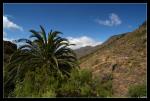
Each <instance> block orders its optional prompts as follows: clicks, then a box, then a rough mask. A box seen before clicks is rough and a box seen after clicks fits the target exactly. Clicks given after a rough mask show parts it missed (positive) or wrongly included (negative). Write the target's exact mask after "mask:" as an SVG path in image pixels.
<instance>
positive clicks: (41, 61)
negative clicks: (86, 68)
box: [4, 26, 78, 93]
mask: <svg viewBox="0 0 150 101" xmlns="http://www.w3.org/2000/svg"><path fill="white" fill-rule="evenodd" d="M40 28H41V31H40V32H37V31H35V30H30V32H32V35H31V36H30V38H31V39H19V40H16V42H22V43H23V45H21V46H19V48H18V49H17V51H15V53H13V55H12V56H11V59H10V61H9V63H8V64H7V65H6V66H5V68H7V72H8V73H7V79H6V80H5V81H4V83H5V85H4V86H5V88H6V89H7V87H9V85H10V84H11V85H14V84H15V83H16V81H19V82H23V81H24V80H25V79H24V78H25V76H26V75H27V74H26V73H29V74H30V72H31V71H35V70H36V68H46V70H47V71H48V72H47V73H48V75H54V76H55V77H56V78H57V76H63V75H67V76H69V75H68V73H69V72H70V71H71V69H72V68H75V67H78V61H77V58H76V54H75V53H74V51H73V50H72V49H70V48H69V47H68V46H70V45H72V44H70V43H69V41H68V40H67V39H65V38H62V37H60V36H59V34H61V32H59V31H54V32H52V30H51V32H49V33H48V36H47V35H46V32H45V30H44V29H43V27H42V26H40ZM31 74H32V73H31ZM31 74H30V75H31ZM46 79H47V78H46ZM27 88H28V87H27ZM9 90H10V89H8V91H9ZM12 90H13V89H12ZM12 90H11V91H12ZM6 91H7V90H6ZM6 93H7V92H6Z"/></svg>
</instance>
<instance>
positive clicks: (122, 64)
mask: <svg viewBox="0 0 150 101" xmlns="http://www.w3.org/2000/svg"><path fill="white" fill-rule="evenodd" d="M146 34H147V31H146V22H145V23H143V24H142V25H141V26H140V27H139V28H137V29H136V30H134V31H133V32H129V33H125V34H120V35H115V36H112V37H111V38H110V39H108V41H106V42H105V43H103V44H102V45H100V46H97V50H95V51H94V52H92V53H91V54H88V55H86V56H84V57H81V58H80V62H81V64H80V66H81V68H91V69H92V71H93V74H95V75H100V76H99V77H100V78H101V79H103V78H107V77H108V76H109V75H112V76H113V79H112V82H113V83H112V86H113V96H115V97H126V96H127V92H128V87H129V86H130V85H136V84H142V83H145V81H146V72H147V70H146V69H147V66H146V63H147V52H146V49H147V47H146V44H147V35H146Z"/></svg>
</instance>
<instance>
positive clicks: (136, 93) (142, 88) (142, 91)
mask: <svg viewBox="0 0 150 101" xmlns="http://www.w3.org/2000/svg"><path fill="white" fill-rule="evenodd" d="M146 93H147V90H146V85H145V84H141V85H133V86H130V87H129V91H128V96H130V97H146Z"/></svg>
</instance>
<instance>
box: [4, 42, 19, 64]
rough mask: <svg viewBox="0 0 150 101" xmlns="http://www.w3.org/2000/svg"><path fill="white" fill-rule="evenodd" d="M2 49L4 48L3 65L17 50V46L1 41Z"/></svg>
mask: <svg viewBox="0 0 150 101" xmlns="http://www.w3.org/2000/svg"><path fill="white" fill-rule="evenodd" d="M3 47H4V52H3V53H4V54H3V55H4V63H6V62H8V61H9V57H10V56H11V54H13V53H14V52H15V51H16V50H17V45H16V44H14V43H12V42H10V41H4V40H3Z"/></svg>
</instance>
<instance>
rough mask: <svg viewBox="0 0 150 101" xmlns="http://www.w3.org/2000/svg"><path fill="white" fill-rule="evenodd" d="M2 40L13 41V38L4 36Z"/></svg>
mask: <svg viewBox="0 0 150 101" xmlns="http://www.w3.org/2000/svg"><path fill="white" fill-rule="evenodd" d="M3 40H5V41H11V42H13V40H14V39H12V38H6V37H4V38H3Z"/></svg>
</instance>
